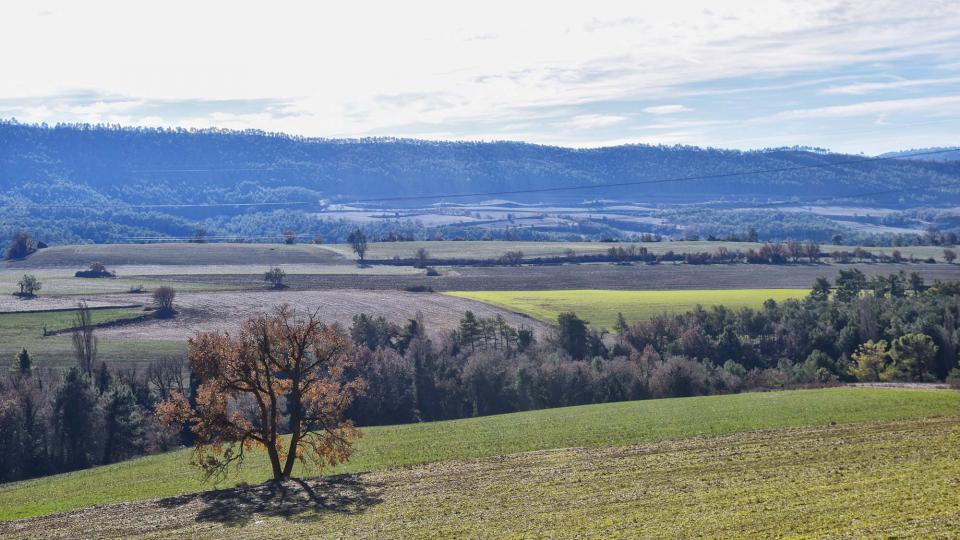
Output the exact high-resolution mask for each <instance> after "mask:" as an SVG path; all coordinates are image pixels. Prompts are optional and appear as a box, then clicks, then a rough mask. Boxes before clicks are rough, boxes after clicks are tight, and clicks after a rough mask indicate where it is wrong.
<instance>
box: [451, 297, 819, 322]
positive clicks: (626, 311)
mask: <svg viewBox="0 0 960 540" xmlns="http://www.w3.org/2000/svg"><path fill="white" fill-rule="evenodd" d="M808 293H809V291H808V290H807V289H724V290H684V291H611V290H551V291H454V292H445V293H443V294H448V295H450V296H456V297H459V298H467V299H470V300H477V301H480V302H485V303H488V304H492V305H495V306H498V307H502V308H504V309H508V310H510V311H515V312H518V313H525V314H527V315H530V316H531V317H534V318H536V319H540V320H541V321H544V322H549V323H556V322H557V315H559V314H560V313H563V312H567V311H573V312H574V313H576V314H577V315H578V316H580V317H581V318H584V319H586V320H588V321H590V325H591V326H593V327H594V328H607V329H610V328H613V326H614V324H615V323H616V320H617V313H623V316H624V317H626V319H627V321H628V322H635V321H640V320H645V319H649V318H650V317H652V316H654V315H658V314H661V313H683V312H686V311H690V310H691V309H693V308H694V307H696V306H697V305H702V306H705V307H708V306H713V305H724V306H727V307H729V308H739V307H754V308H756V307H760V306H761V305H763V302H764V301H766V300H767V299H769V298H772V299H774V300H776V301H777V302H781V301H783V300H786V299H789V298H801V297H803V296H806V295H807V294H808Z"/></svg>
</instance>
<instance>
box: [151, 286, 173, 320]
mask: <svg viewBox="0 0 960 540" xmlns="http://www.w3.org/2000/svg"><path fill="white" fill-rule="evenodd" d="M176 296H177V291H175V290H173V287H167V286H166V285H164V286H163V287H158V288H157V290H155V291H153V304H154V306H156V308H157V312H156V313H157V317H172V316H173V315H174V314H176V310H175V309H173V299H174V298H176Z"/></svg>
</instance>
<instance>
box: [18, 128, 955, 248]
mask: <svg viewBox="0 0 960 540" xmlns="http://www.w3.org/2000/svg"><path fill="white" fill-rule="evenodd" d="M859 159H860V157H859V156H847V155H841V154H831V153H825V152H820V151H808V150H799V149H771V150H763V151H749V152H743V151H734V150H719V149H707V148H696V147H686V146H672V147H667V146H645V145H629V146H617V147H608V148H595V149H572V148H562V147H551V146H540V145H532V144H525V143H516V142H428V141H420V140H396V139H362V140H330V139H305V138H300V137H292V136H287V135H282V134H272V133H261V132H231V131H221V130H183V129H176V130H172V129H166V130H165V129H132V128H131V129H126V128H115V127H103V126H87V125H58V126H55V127H46V126H36V125H22V124H18V123H15V122H2V123H0V187H2V188H3V194H2V195H0V205H2V211H0V214H2V215H3V217H4V229H7V230H12V229H15V228H20V227H23V228H29V229H31V230H34V231H36V232H38V233H41V234H40V236H44V237H45V239H47V240H54V241H57V242H58V243H60V242H63V241H75V242H76V241H97V242H101V241H107V240H114V241H115V240H117V239H120V238H129V237H136V236H156V235H173V236H187V235H190V234H193V232H194V231H195V230H196V228H197V227H198V226H201V225H202V226H203V227H205V228H207V229H209V230H210V231H211V232H213V233H218V234H219V233H223V234H226V233H231V232H236V231H241V232H242V233H243V234H244V235H247V236H250V235H257V234H259V235H266V234H269V235H278V234H279V233H280V231H281V230H282V229H281V227H290V228H293V229H294V230H296V231H298V232H305V231H308V230H311V229H315V227H311V225H312V224H315V223H316V222H317V220H318V219H322V218H323V216H322V214H319V213H320V212H322V211H323V210H324V209H325V208H326V206H324V205H323V204H321V201H326V202H332V203H351V202H356V201H358V200H365V201H367V202H368V204H374V205H376V204H377V201H380V200H382V199H384V198H397V197H417V196H436V195H438V194H440V193H441V192H442V193H443V194H447V195H451V194H452V195H463V194H470V193H488V192H495V191H510V192H514V193H513V194H512V195H510V197H511V199H512V200H514V201H515V202H536V203H540V204H544V203H568V204H583V203H584V201H587V200H597V199H616V200H632V201H643V202H645V203H648V204H659V205H670V204H677V203H706V202H714V203H716V202H726V203H731V202H736V201H740V202H744V201H746V202H751V201H753V202H756V201H767V200H769V199H771V198H775V199H784V198H790V197H801V198H804V197H809V196H810V195H811V194H816V195H818V196H823V197H837V196H849V195H858V194H863V193H877V192H884V193H877V194H875V195H873V196H870V197H863V198H862V199H860V200H855V201H848V202H850V203H860V204H873V205H885V206H887V207H891V208H908V207H918V206H925V205H931V206H936V205H942V204H946V203H949V201H950V200H955V199H956V196H957V194H958V193H960V186H958V185H957V184H956V178H957V174H958V173H960V163H958V162H949V161H920V160H886V161H878V162H869V163H862V162H861V163H849V162H850V161H855V160H859ZM832 163H833V164H836V165H833V166H830V164H832ZM822 165H827V166H825V167H820V166H822ZM810 166H817V168H807V167H810ZM756 170H775V171H776V172H769V173H765V174H750V175H739V174H737V173H740V172H744V171H756ZM704 175H714V176H715V177H714V178H709V179H702V180H684V181H678V182H666V183H661V182H660V180H663V179H686V178H690V177H699V176H704ZM637 182H641V183H642V182H649V183H646V184H636V183H637ZM624 183H627V184H629V185H623V184H624ZM951 183H952V184H951ZM607 184H621V185H619V186H617V187H607V188H602V187H596V188H593V189H588V190H580V189H579V188H581V187H589V186H604V185H607ZM945 184H949V185H945ZM551 188H560V190H559V191H536V192H534V193H523V192H524V191H528V192H529V191H530V190H544V189H551ZM569 188H578V189H577V190H572V191H570V190H569ZM903 189H908V190H907V191H902V190H903ZM565 190H567V191H565ZM891 190H892V191H891ZM898 190H899V191H898ZM518 192H519V193H518ZM484 198H487V197H483V196H478V197H459V196H457V197H454V199H452V200H453V201H454V202H469V201H474V202H476V201H478V200H482V199H484ZM433 202H436V200H434V199H431V200H426V201H423V200H418V201H409V200H408V201H403V200H401V201H393V202H391V204H392V205H399V206H403V205H404V204H414V203H416V204H431V203H433ZM448 202H449V201H448ZM264 203H269V204H264ZM210 204H214V205H218V206H207V205H210ZM170 205H179V206H170ZM247 205H254V206H247ZM391 208H392V207H391ZM391 215H392V214H391ZM108 218H109V219H108ZM349 227H350V226H348V225H341V226H337V224H336V223H330V224H327V226H326V227H325V228H323V232H324V234H325V235H327V236H332V237H334V238H342V237H343V236H345V231H347V230H349ZM0 232H6V231H0ZM601 232H602V231H601Z"/></svg>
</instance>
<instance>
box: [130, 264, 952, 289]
mask: <svg viewBox="0 0 960 540" xmlns="http://www.w3.org/2000/svg"><path fill="white" fill-rule="evenodd" d="M850 268H859V269H860V270H861V271H862V272H863V273H865V274H867V275H868V276H871V275H875V274H884V275H886V274H892V273H896V272H899V271H901V270H902V271H904V272H907V273H910V272H918V273H919V274H920V275H922V276H923V277H924V279H926V280H927V281H928V282H931V283H932V282H933V281H934V280H935V279H941V280H948V279H960V265H948V264H882V263H877V264H845V265H839V264H810V265H806V264H797V265H783V266H777V265H754V264H714V265H704V266H699V265H687V264H660V265H631V266H622V265H613V264H579V265H567V264H565V265H556V266H518V267H509V266H499V267H456V268H450V269H442V272H443V275H441V276H434V277H429V276H426V275H405V276H383V275H288V276H287V279H286V280H285V283H286V284H287V285H289V286H290V287H292V288H295V289H315V290H328V289H333V290H336V289H343V288H350V289H366V290H404V289H407V288H408V287H416V286H423V287H430V288H432V289H434V290H437V291H482V290H509V291H513V290H544V289H618V290H669V289H750V288H765V289H766V288H772V289H790V288H805V287H810V286H811V285H813V282H814V280H816V279H817V278H818V277H820V276H823V277H827V278H830V279H833V278H835V277H836V275H837V272H839V270H841V269H850ZM146 277H148V278H149V277H150V276H146ZM164 278H165V279H168V280H183V281H199V282H211V283H218V284H229V285H236V286H241V285H251V284H253V283H259V284H262V277H261V276H259V275H240V274H224V275H217V276H210V275H207V276H197V275H181V276H164Z"/></svg>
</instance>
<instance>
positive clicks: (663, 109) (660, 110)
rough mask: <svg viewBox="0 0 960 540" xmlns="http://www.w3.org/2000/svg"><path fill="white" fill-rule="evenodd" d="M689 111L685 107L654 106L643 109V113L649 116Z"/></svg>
mask: <svg viewBox="0 0 960 540" xmlns="http://www.w3.org/2000/svg"><path fill="white" fill-rule="evenodd" d="M690 110H692V109H690V108H689V107H687V106H685V105H656V106H654V107H646V108H645V109H643V112H645V113H649V114H676V113H680V112H688V111H690Z"/></svg>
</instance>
